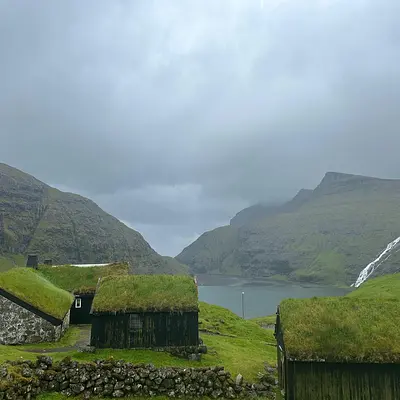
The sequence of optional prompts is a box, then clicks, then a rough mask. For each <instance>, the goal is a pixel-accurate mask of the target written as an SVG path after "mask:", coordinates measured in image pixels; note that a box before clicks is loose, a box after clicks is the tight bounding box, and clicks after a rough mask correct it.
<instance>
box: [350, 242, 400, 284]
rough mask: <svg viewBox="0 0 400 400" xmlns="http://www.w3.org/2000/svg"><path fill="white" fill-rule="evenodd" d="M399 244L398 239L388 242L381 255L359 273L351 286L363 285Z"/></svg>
mask: <svg viewBox="0 0 400 400" xmlns="http://www.w3.org/2000/svg"><path fill="white" fill-rule="evenodd" d="M399 243H400V237H398V238H397V239H395V240H393V242H390V243H389V244H388V245H387V247H386V249H385V250H383V251H382V253H381V254H379V256H378V258H377V259H375V260H374V261H372V262H371V263H369V264H368V265H367V266H366V267H365V268H364V269H363V270H362V271H361V272H360V275H358V278H357V280H356V282H355V283H353V284H352V285H351V286H355V287H359V286H360V285H361V284H362V283H364V282H365V281H366V280H367V279H368V278H369V277H370V276H371V274H372V273H373V272H374V271H375V270H376V268H378V267H379V266H380V265H381V264H382V263H383V262H384V261H386V260H387V259H388V258H389V257H390V256H391V255H392V252H393V250H395V249H396V248H397V246H398V245H399Z"/></svg>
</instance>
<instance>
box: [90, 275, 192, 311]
mask: <svg viewBox="0 0 400 400" xmlns="http://www.w3.org/2000/svg"><path fill="white" fill-rule="evenodd" d="M197 309H198V295H197V286H196V284H195V282H194V280H193V278H192V277H190V276H186V275H126V276H122V275H119V276H107V277H104V278H102V279H101V281H100V284H99V287H98V289H97V291H96V295H95V297H94V300H93V310H94V312H110V311H111V312H114V311H139V312H140V311H183V310H185V311H197Z"/></svg>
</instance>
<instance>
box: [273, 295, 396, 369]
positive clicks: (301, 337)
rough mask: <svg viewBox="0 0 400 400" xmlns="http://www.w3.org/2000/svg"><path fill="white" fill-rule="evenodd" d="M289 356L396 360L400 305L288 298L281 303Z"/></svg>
mask: <svg viewBox="0 0 400 400" xmlns="http://www.w3.org/2000/svg"><path fill="white" fill-rule="evenodd" d="M280 313H281V321H282V328H283V334H284V342H285V346H286V350H287V352H288V355H289V357H291V358H295V359H299V360H310V359H324V360H327V361H339V362H341V361H353V362H378V363H380V362H382V363H384V362H399V361H400V342H399V340H398V337H399V335H400V301H398V300H397V299H384V298H379V297H376V298H357V297H354V296H353V297H351V296H345V297H332V298H331V297H326V298H316V297H314V298H311V299H287V300H284V301H283V302H282V303H281V305H280Z"/></svg>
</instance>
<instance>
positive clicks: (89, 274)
mask: <svg viewBox="0 0 400 400" xmlns="http://www.w3.org/2000/svg"><path fill="white" fill-rule="evenodd" d="M128 272H129V265H128V264H127V263H115V264H112V265H110V266H104V267H88V268H85V267H74V266H72V265H63V266H60V267H49V266H44V265H42V266H40V267H39V273H40V274H41V275H42V276H44V277H45V278H46V279H48V280H49V281H50V282H52V283H53V284H54V285H56V286H58V287H60V288H62V289H64V290H67V291H69V292H74V293H80V294H83V293H93V292H94V291H95V289H96V285H97V283H98V280H99V279H100V278H101V277H103V276H110V275H112V276H115V275H126V274H128Z"/></svg>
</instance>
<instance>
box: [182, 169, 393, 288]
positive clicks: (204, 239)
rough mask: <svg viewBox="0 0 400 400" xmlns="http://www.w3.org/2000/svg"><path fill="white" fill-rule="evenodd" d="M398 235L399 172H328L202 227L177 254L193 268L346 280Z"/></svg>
mask: <svg viewBox="0 0 400 400" xmlns="http://www.w3.org/2000/svg"><path fill="white" fill-rule="evenodd" d="M398 236H400V180H385V179H377V178H370V177H363V176H356V175H348V174H340V173H334V172H330V173H327V174H326V175H325V177H324V179H323V180H322V181H321V183H320V184H319V185H318V186H317V187H316V188H315V189H314V190H313V191H309V190H307V191H304V190H303V191H300V192H299V194H298V195H297V196H296V197H295V198H294V199H293V200H291V201H290V202H288V203H286V204H284V205H282V206H280V207H277V208H276V209H275V210H274V211H273V212H270V210H268V211H267V212H266V213H265V215H261V216H260V218H258V219H257V220H256V221H254V219H252V218H250V220H249V221H248V222H245V223H244V224H232V225H230V226H226V227H224V228H223V229H217V230H214V231H212V232H208V233H206V234H204V235H202V236H201V237H200V238H199V239H198V240H197V241H195V242H194V243H192V244H191V245H190V246H188V247H187V248H185V249H184V250H183V251H182V253H181V254H179V255H178V256H177V260H179V261H181V262H183V263H185V264H187V265H189V266H190V267H191V268H192V270H193V271H194V272H197V271H199V268H200V267H201V269H202V270H201V272H204V271H212V272H220V273H232V274H239V275H242V276H267V277H268V276H276V275H283V276H284V277H285V278H286V279H290V280H294V281H308V282H324V283H334V284H343V283H347V284H349V283H352V282H354V280H355V279H356V277H357V276H358V273H359V272H360V270H361V269H362V268H363V267H365V266H366V265H367V264H368V263H369V262H370V261H372V260H373V259H374V258H375V257H376V256H377V254H378V253H379V252H380V251H382V250H383V249H384V248H385V247H386V245H387V244H388V243H389V242H391V241H392V240H393V239H395V238H396V237H398ZM219 243H224V246H223V249H224V250H223V251H221V246H220V245H219ZM194 260H195V262H194ZM210 260H213V262H212V263H211V262H210ZM399 261H400V258H399V256H398V254H395V255H394V256H393V257H392V258H391V259H390V260H389V263H390V264H389V263H386V264H385V265H383V266H382V267H381V268H378V270H377V274H378V275H379V274H380V273H390V272H393V271H394V270H397V268H398V266H399Z"/></svg>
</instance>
